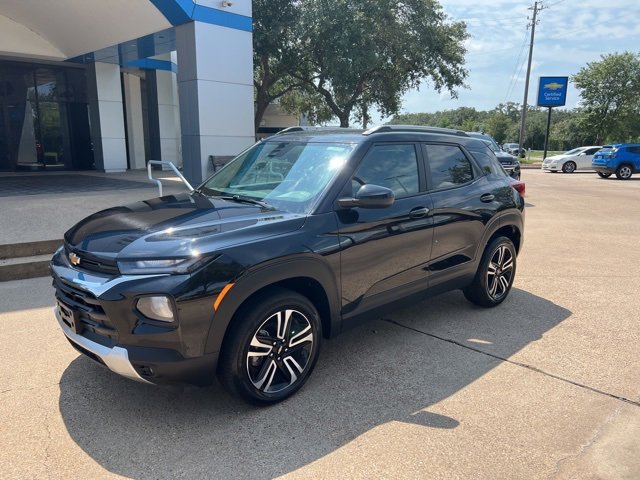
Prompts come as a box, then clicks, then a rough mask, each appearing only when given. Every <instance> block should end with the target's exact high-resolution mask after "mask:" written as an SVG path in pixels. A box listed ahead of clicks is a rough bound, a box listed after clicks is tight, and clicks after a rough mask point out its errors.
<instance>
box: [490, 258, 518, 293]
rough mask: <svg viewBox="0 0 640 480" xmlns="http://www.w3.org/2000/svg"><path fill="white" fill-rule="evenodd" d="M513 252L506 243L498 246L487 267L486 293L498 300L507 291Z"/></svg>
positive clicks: (510, 277)
mask: <svg viewBox="0 0 640 480" xmlns="http://www.w3.org/2000/svg"><path fill="white" fill-rule="evenodd" d="M513 266H514V263H513V253H512V252H511V250H510V249H509V248H508V247H507V246H506V245H501V246H499V247H498V248H497V249H496V251H495V252H494V253H493V255H492V256H491V260H490V261H489V265H488V267H487V293H488V294H489V296H490V297H491V298H492V299H493V300H499V299H500V298H502V297H503V296H504V295H506V294H507V292H508V291H509V286H510V285H511V280H512V278H513Z"/></svg>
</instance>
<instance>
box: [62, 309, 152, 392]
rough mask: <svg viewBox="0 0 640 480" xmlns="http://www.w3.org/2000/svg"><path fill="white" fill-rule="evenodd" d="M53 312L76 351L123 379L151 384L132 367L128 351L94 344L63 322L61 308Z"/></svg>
mask: <svg viewBox="0 0 640 480" xmlns="http://www.w3.org/2000/svg"><path fill="white" fill-rule="evenodd" d="M53 310H54V315H55V316H56V319H57V320H58V323H59V324H60V328H62V332H63V333H64V334H65V336H66V337H67V340H69V342H71V345H73V347H74V348H75V349H76V350H78V351H80V352H81V353H84V354H85V355H86V356H88V357H89V358H91V359H93V360H95V361H97V362H98V363H102V364H103V365H104V366H106V367H107V368H108V369H109V370H111V371H112V372H114V373H117V374H118V375H122V376H123V377H127V378H130V379H132V380H136V381H138V382H143V383H151V382H150V381H148V380H145V379H144V378H142V376H141V375H140V374H139V373H138V372H137V371H136V369H135V368H133V365H131V362H130V361H129V352H127V349H125V348H122V347H116V346H114V347H112V348H109V347H105V346H104V345H100V344H99V343H97V342H93V341H91V340H89V339H88V338H86V337H83V336H81V335H78V334H77V333H75V332H74V331H73V330H71V327H69V326H68V325H67V324H66V323H65V322H64V321H63V320H62V317H61V316H60V310H59V308H58V307H54V309H53Z"/></svg>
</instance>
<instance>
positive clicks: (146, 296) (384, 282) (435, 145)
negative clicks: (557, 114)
mask: <svg viewBox="0 0 640 480" xmlns="http://www.w3.org/2000/svg"><path fill="white" fill-rule="evenodd" d="M512 183H513V180H512V179H511V178H509V177H508V176H507V175H506V173H505V171H504V170H503V169H502V168H501V166H500V164H499V163H498V161H497V160H496V157H495V156H494V155H493V152H492V151H491V150H490V149H488V148H487V146H486V144H485V143H484V142H483V141H481V140H478V139H474V138H471V137H469V136H467V135H466V134H465V133H464V132H458V131H453V130H442V129H435V128H416V127H390V126H385V127H378V128H375V129H372V130H368V131H361V130H344V129H339V130H338V129H334V130H321V129H320V130H313V131H302V132H292V133H287V134H283V135H276V136H274V137H271V138H269V139H267V140H265V141H262V142H260V143H258V144H256V145H254V146H253V147H251V148H250V149H248V150H246V151H245V152H244V153H242V154H240V155H239V156H238V157H237V158H236V159H235V160H233V161H232V162H230V163H229V164H228V165H226V166H225V167H224V168H223V169H221V170H220V171H218V172H217V173H216V174H215V175H213V176H212V177H211V178H209V179H208V180H207V181H205V182H204V183H203V184H202V185H200V186H199V187H198V188H197V189H195V190H194V191H192V192H190V193H188V194H187V193H185V194H182V195H170V196H165V197H161V198H154V199H151V200H147V201H143V202H137V203H133V204H130V205H127V206H122V207H116V208H110V209H108V210H104V211H101V212H98V213H96V214H94V215H92V216H90V217H88V218H86V219H85V220H83V221H81V222H80V223H78V224H77V225H75V226H74V227H73V228H71V229H70V230H69V231H68V232H67V233H66V234H65V239H64V240H65V243H64V246H63V247H61V248H60V249H59V250H58V251H57V252H56V253H55V255H54V256H53V259H52V261H51V272H52V276H53V283H54V286H55V289H56V298H57V301H58V305H57V307H56V309H55V312H56V316H57V318H58V321H59V323H60V326H61V328H62V330H63V332H64V334H65V335H66V337H67V338H68V339H69V341H70V343H71V345H73V347H75V348H76V349H77V350H79V351H80V352H82V353H84V354H85V355H87V356H88V357H90V358H92V359H93V360H95V361H97V362H99V363H101V364H103V365H105V366H107V367H108V368H109V369H111V370H112V371H114V372H116V373H119V374H121V375H124V376H126V377H129V378H132V379H135V380H138V381H142V382H148V383H164V382H175V381H179V382H189V383H194V384H199V385H204V384H208V383H211V381H212V380H213V379H214V376H215V375H216V373H217V375H218V376H219V378H220V379H221V381H222V383H223V384H224V385H225V386H226V387H227V388H228V389H229V390H231V391H232V392H233V393H235V394H236V395H238V396H240V397H242V398H244V399H245V400H247V401H250V402H253V403H257V404H269V403H274V402H277V401H280V400H282V399H284V398H286V397H288V396H289V395H291V394H293V393H294V392H296V391H297V390H298V389H299V388H300V387H301V386H302V385H303V383H304V382H305V381H306V380H307V378H308V376H309V375H310V373H311V371H312V369H313V367H314V365H315V363H316V360H317V358H318V354H319V352H320V345H321V343H322V340H323V339H325V338H331V337H335V336H336V335H338V334H339V333H340V332H341V331H343V330H344V329H345V328H347V327H348V326H350V325H353V324H355V323H357V322H358V321H360V320H363V319H366V318H368V317H379V316H380V315H382V314H383V313H384V312H385V309H389V308H397V307H398V304H400V305H402V304H403V302H407V301H411V302H415V301H419V300H422V299H424V298H426V297H427V296H429V295H433V294H437V293H440V292H444V291H447V290H452V289H463V291H464V294H465V295H466V297H467V298H468V299H469V300H470V301H471V302H473V303H475V304H477V305H481V306H483V307H492V306H495V305H498V304H499V303H501V302H502V301H503V300H504V299H505V298H506V296H507V295H508V293H509V291H510V289H511V286H512V283H513V280H514V276H515V272H516V256H517V254H518V251H519V250H520V248H521V246H522V234H523V222H524V216H523V213H524V200H523V198H522V197H521V195H520V194H519V193H518V192H517V191H516V190H515V189H514V187H513V186H512Z"/></svg>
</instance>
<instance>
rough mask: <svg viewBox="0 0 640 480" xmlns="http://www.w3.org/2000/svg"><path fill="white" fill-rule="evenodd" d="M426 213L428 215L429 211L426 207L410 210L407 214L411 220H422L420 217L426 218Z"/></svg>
mask: <svg viewBox="0 0 640 480" xmlns="http://www.w3.org/2000/svg"><path fill="white" fill-rule="evenodd" d="M428 213H429V209H428V208H427V207H418V208H414V209H413V210H411V211H410V212H409V216H410V217H411V218H422V217H426V216H427V214H428Z"/></svg>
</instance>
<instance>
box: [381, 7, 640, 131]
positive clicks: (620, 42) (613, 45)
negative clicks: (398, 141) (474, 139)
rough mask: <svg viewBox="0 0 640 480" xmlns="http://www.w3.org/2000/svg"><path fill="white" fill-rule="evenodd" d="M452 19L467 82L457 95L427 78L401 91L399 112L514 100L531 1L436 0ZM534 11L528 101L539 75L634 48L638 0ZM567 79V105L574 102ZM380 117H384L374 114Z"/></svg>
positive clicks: (638, 38) (520, 87)
mask: <svg viewBox="0 0 640 480" xmlns="http://www.w3.org/2000/svg"><path fill="white" fill-rule="evenodd" d="M440 4H441V5H442V7H443V9H444V11H445V12H446V13H447V14H448V15H449V17H450V18H451V19H452V20H456V21H459V20H462V21H464V22H466V23H467V31H468V32H469V34H470V35H471V37H470V38H469V40H467V42H466V47H467V54H466V68H467V69H468V71H469V76H468V77H467V80H466V84H467V86H468V87H469V88H468V89H458V98H457V99H451V97H450V95H449V94H448V92H442V93H441V94H438V92H436V91H435V90H433V87H432V86H431V85H429V84H428V83H426V84H423V86H422V87H421V88H420V90H419V91H418V90H412V91H410V92H408V93H407V94H406V95H405V97H404V101H403V108H402V110H401V113H417V112H435V111H438V110H450V109H455V108H458V107H475V108H476V109H478V110H492V109H493V108H494V107H496V106H497V105H498V104H499V103H504V102H507V101H512V102H517V103H522V101H523V96H524V84H525V76H526V71H527V64H526V62H527V56H528V46H529V40H530V35H531V31H530V30H528V29H527V24H528V23H529V21H528V20H527V17H528V16H529V17H530V16H531V15H532V13H533V12H532V10H528V8H530V7H532V6H533V1H531V2H527V1H520V0H512V1H509V0H491V1H490V2H489V1H486V0H440ZM542 4H543V5H544V6H545V7H546V8H545V9H543V10H542V11H540V12H539V13H538V20H539V23H538V25H537V26H536V31H535V42H534V48H533V61H532V68H531V80H530V84H529V101H528V103H529V105H533V104H535V102H536V90H537V86H538V77H539V76H571V75H573V74H575V73H577V72H578V70H580V68H582V67H584V66H586V64H587V63H588V62H593V61H598V60H599V59H600V56H601V55H602V54H607V53H614V52H620V53H622V52H624V51H632V52H640V0H606V1H602V0H548V1H545V2H542ZM579 100H580V98H579V93H578V91H577V90H576V89H575V88H574V87H573V86H572V85H570V87H569V90H568V94H567V108H573V107H575V106H576V105H577V103H578V102H579ZM381 120H382V121H385V120H386V119H381Z"/></svg>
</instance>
